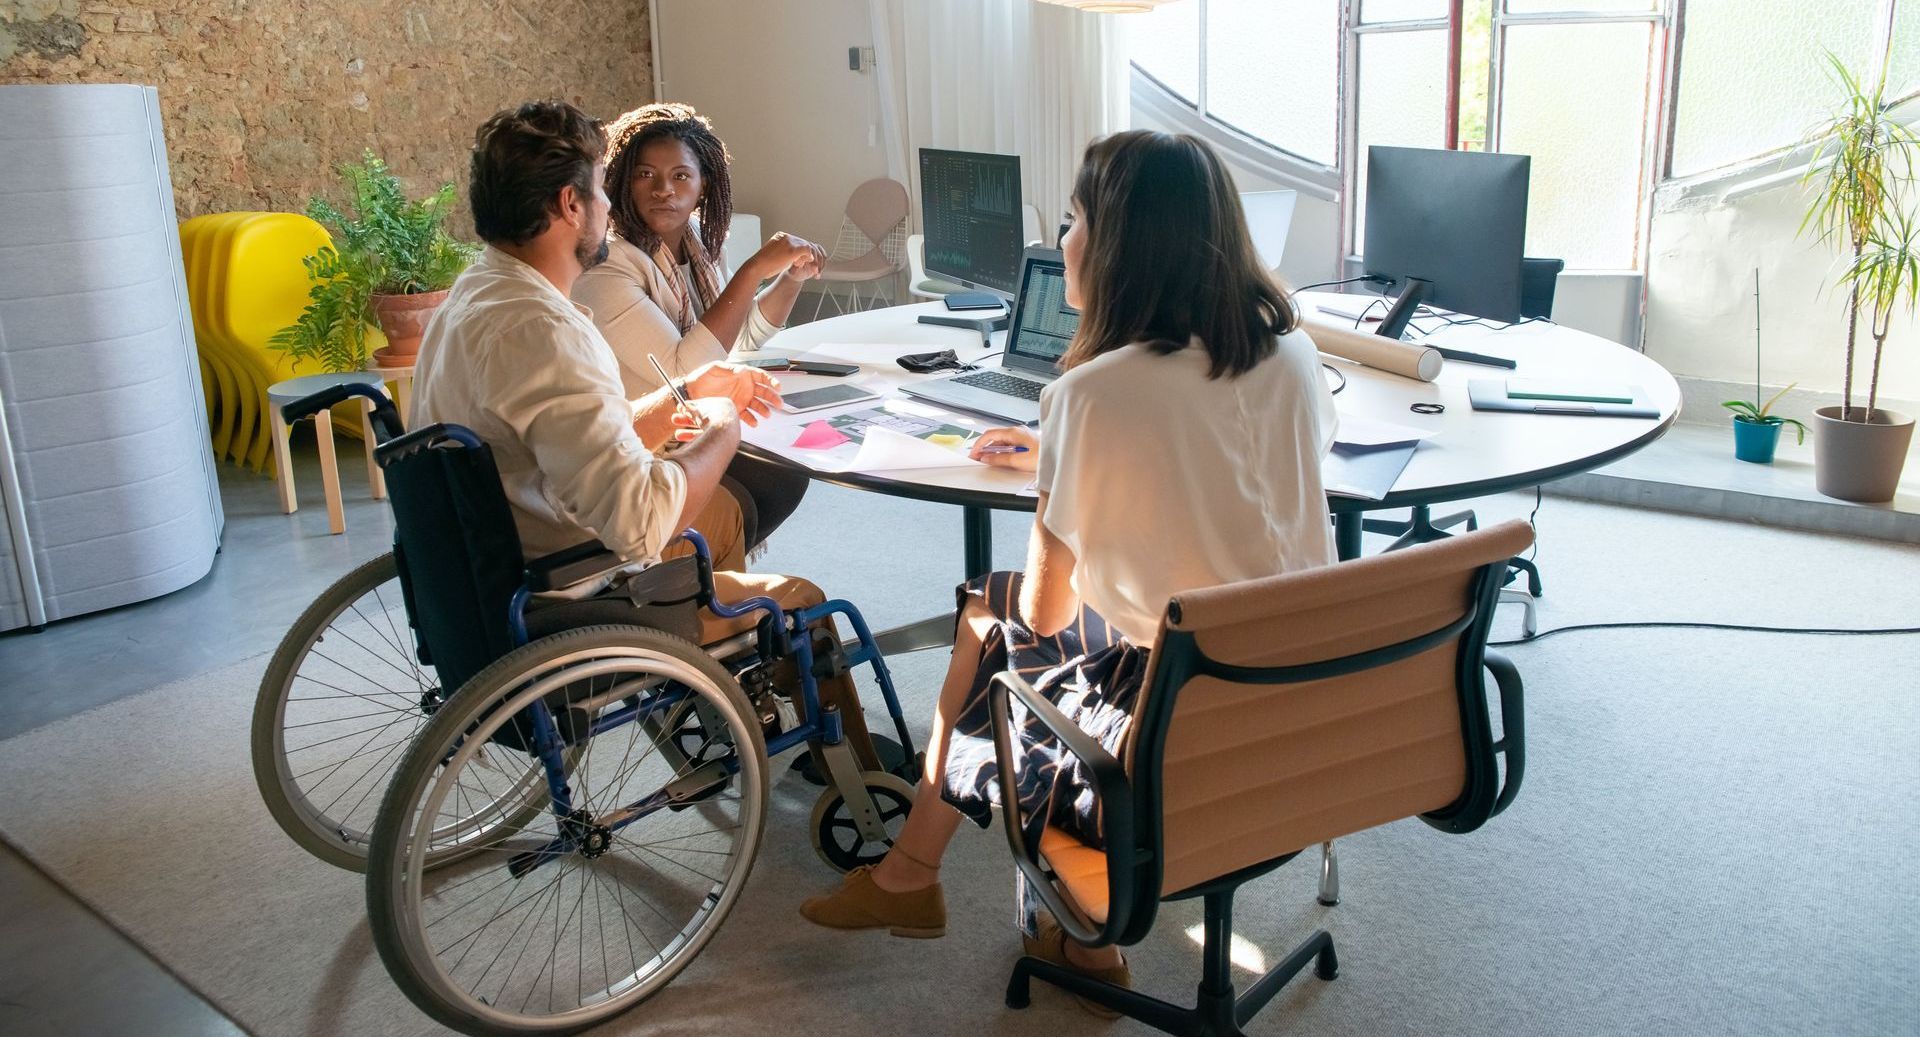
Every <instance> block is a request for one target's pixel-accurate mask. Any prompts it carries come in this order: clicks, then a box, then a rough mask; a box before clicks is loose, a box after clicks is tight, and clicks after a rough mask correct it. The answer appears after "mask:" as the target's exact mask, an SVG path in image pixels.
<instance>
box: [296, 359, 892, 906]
mask: <svg viewBox="0 0 1920 1037" xmlns="http://www.w3.org/2000/svg"><path fill="white" fill-rule="evenodd" d="M353 396H362V397H365V398H367V399H368V400H371V401H372V402H373V404H374V415H373V420H372V424H373V426H374V428H375V430H376V434H377V435H379V436H380V438H381V441H380V443H379V445H378V448H377V450H376V456H377V457H380V458H382V459H384V458H388V457H393V456H398V455H400V454H404V453H407V452H410V451H412V450H416V449H430V448H435V447H440V446H442V445H444V444H447V443H455V444H458V445H459V446H460V447H461V448H462V449H465V450H475V451H477V450H480V449H482V448H483V447H484V444H483V442H482V441H481V439H480V438H479V437H478V436H476V435H474V433H473V432H472V431H471V430H470V429H466V428H463V427H461V426H458V425H450V424H442V425H435V426H429V427H427V428H423V429H416V430H414V431H413V432H410V433H408V432H404V431H403V430H402V428H401V425H400V421H399V416H398V414H397V412H395V411H394V409H393V405H392V403H391V401H390V400H388V398H387V396H386V394H385V393H384V392H382V391H381V390H380V389H379V388H378V387H375V386H372V385H365V384H351V385H342V386H334V387H331V388H328V389H326V390H323V391H322V392H319V393H316V394H314V395H312V396H308V397H306V398H304V399H301V400H298V401H295V402H293V403H290V404H287V405H286V407H285V408H284V409H283V410H284V413H285V415H286V417H287V420H288V421H289V422H292V421H294V420H297V419H298V418H300V417H304V416H306V415H308V414H311V413H313V412H315V411H318V410H320V409H322V408H325V407H331V406H333V405H334V404H336V403H341V402H344V401H345V400H347V399H349V398H351V397H353ZM383 463H384V460H383ZM681 535H682V536H683V537H685V538H686V539H687V541H688V542H690V543H691V544H692V545H693V549H694V557H695V559H696V565H697V566H698V573H699V583H700V589H699V591H698V593H697V594H696V595H695V597H694V599H693V600H694V601H696V602H697V603H698V605H699V606H700V607H703V608H706V609H707V610H708V611H710V612H712V613H713V614H714V615H716V616H719V617H721V618H723V619H735V618H739V617H742V616H747V615H751V614H753V613H756V612H758V613H762V615H761V617H760V620H759V625H758V627H757V629H756V632H755V633H756V642H757V657H758V662H759V664H761V665H766V664H770V663H772V662H774V661H776V660H780V659H784V658H787V657H788V656H791V657H792V658H793V660H794V663H795V669H796V671H797V672H798V674H799V677H800V696H801V704H802V706H803V709H804V715H805V716H806V718H807V719H806V720H804V721H802V722H800V723H799V724H798V725H797V726H795V727H793V728H791V729H790V730H785V731H782V732H780V733H779V734H778V735H775V736H774V737H773V738H771V739H768V740H767V743H766V752H767V757H768V758H769V759H771V758H772V757H774V756H777V755H779V754H780V753H783V752H785V751H787V750H788V749H791V748H793V747H795V746H797V745H802V744H805V743H807V742H810V741H818V742H820V743H821V744H822V745H823V746H828V747H833V746H839V745H840V744H842V743H843V742H844V741H845V737H846V736H845V733H844V724H843V722H842V720H841V717H840V713H839V711H838V710H837V709H831V710H829V709H823V708H822V707H821V703H820V691H819V682H818V678H817V676H816V674H815V654H814V645H813V638H812V637H811V636H810V635H808V634H807V633H806V632H807V631H810V630H812V629H813V624H814V623H815V622H818V621H820V620H822V619H827V618H829V617H832V616H836V615H838V616H843V617H845V618H846V620H847V622H848V623H849V624H850V625H851V626H852V628H853V631H854V635H855V641H854V645H855V646H856V647H853V648H852V649H851V650H850V651H848V652H846V654H845V657H844V667H845V669H847V670H851V669H852V668H853V667H855V666H859V665H861V664H863V663H866V664H871V665H872V667H873V672H874V676H875V678H876V680H877V681H878V683H879V685H880V691H881V694H882V695H883V696H884V697H885V699H886V703H887V711H888V714H889V715H890V716H891V717H892V719H893V722H894V728H895V731H896V733H897V734H898V736H899V739H900V744H901V746H902V748H903V749H904V750H905V755H906V759H905V763H904V765H903V767H904V771H905V773H904V774H902V775H901V776H902V777H903V778H905V779H906V780H907V781H908V782H917V781H918V780H919V777H920V773H919V771H920V764H919V757H918V755H917V754H916V753H915V751H914V747H913V741H912V737H911V735H910V734H909V733H908V731H907V725H906V721H905V719H904V717H903V716H902V713H901V710H900V700H899V696H898V695H897V693H896V692H895V690H894V686H893V678H892V675H891V674H889V673H888V671H887V665H886V660H885V659H884V658H883V657H882V655H881V653H880V649H879V648H878V646H877V645H876V644H875V643H874V638H873V634H872V632H871V631H870V630H869V629H868V627H867V623H866V620H865V619H864V618H863V617H862V616H861V615H860V612H859V610H858V609H856V608H854V606H853V604H852V603H851V602H848V601H846V600H845V599H840V598H835V599H831V600H828V601H825V602H822V603H821V604H819V605H814V606H811V607H808V608H801V609H795V610H793V611H791V612H784V611H783V610H782V609H781V608H780V605H779V603H778V602H776V601H774V600H773V599H772V598H769V597H765V596H757V597H752V598H747V599H745V600H744V601H740V602H737V603H732V604H729V603H725V602H721V601H719V600H717V599H716V598H715V597H714V588H713V561H712V552H711V551H710V550H709V548H708V546H707V542H706V538H705V537H702V536H701V535H700V533H699V532H698V531H696V530H694V529H691V528H689V529H687V530H685V531H684V532H683V533H682V534H681ZM533 594H534V588H533V586H532V585H531V584H530V583H523V584H521V586H520V587H519V588H518V589H517V590H515V591H514V593H513V595H512V597H511V599H510V601H509V602H508V605H507V609H508V615H507V625H508V630H509V632H510V635H511V639H512V642H513V648H514V649H518V648H520V647H523V646H525V645H526V644H527V643H528V642H529V638H528V634H527V626H526V615H525V614H526V607H527V604H528V602H529V601H530V600H531V599H532V596H533ZM775 617H780V618H781V620H782V621H778V622H776V621H775ZM828 629H829V630H831V629H832V628H831V626H829V627H828ZM796 630H797V631H800V632H801V636H799V637H795V636H794V632H795V631H796ZM690 694H691V693H690V692H688V691H687V690H686V689H684V688H677V689H676V688H673V687H668V688H665V689H662V690H660V691H657V692H655V693H654V694H652V695H649V696H648V697H647V698H646V699H645V700H643V701H639V702H635V703H633V704H631V705H625V706H622V707H621V708H619V709H617V710H615V711H613V712H611V713H609V714H607V715H605V716H601V717H596V718H594V719H593V720H592V722H591V723H590V724H589V725H588V727H587V728H586V730H585V731H584V732H583V735H582V736H581V737H583V738H591V737H593V736H597V735H600V734H602V733H604V732H607V731H610V730H613V729H616V728H618V727H621V726H622V725H625V724H628V723H632V722H634V721H636V720H643V719H645V718H646V717H649V716H652V715H654V714H655V712H656V711H657V710H662V709H670V708H671V707H672V706H674V705H675V704H677V703H678V702H680V701H682V700H684V699H685V698H687V697H688V696H689V695H690ZM522 718H524V720H525V721H526V724H527V727H528V728H529V729H530V730H531V732H532V736H533V737H532V739H531V745H530V746H529V748H530V750H531V751H532V752H533V754H534V755H535V756H537V757H538V758H539V760H540V763H541V768H542V770H543V771H544V774H545V778H546V782H547V793H548V798H549V800H550V802H551V806H552V810H553V814H554V817H555V818H556V820H557V821H558V822H559V825H558V829H559V834H558V835H557V836H556V837H555V838H554V839H553V840H551V841H549V842H548V843H547V844H546V845H544V846H541V847H538V848H536V849H533V850H529V851H526V852H524V853H521V854H518V855H516V856H515V857H514V858H513V859H512V860H511V861H510V862H509V865H508V867H509V870H510V871H511V872H512V874H513V875H514V876H515V877H519V876H521V875H524V874H526V873H527V872H530V871H532V870H533V869H534V868H537V867H539V866H540V865H542V864H544V863H546V862H548V861H551V860H554V859H557V858H560V857H564V856H566V855H567V854H569V853H572V852H573V851H574V850H576V849H579V848H580V847H581V846H582V845H583V843H584V841H585V839H587V838H588V837H589V835H590V830H589V828H588V826H587V824H586V823H585V822H584V821H583V820H582V819H579V818H577V817H576V816H575V814H576V810H575V807H574V804H573V796H572V792H571V790H570V789H569V787H568V783H567V769H566V756H565V751H566V749H567V747H568V745H569V742H568V740H567V738H566V737H565V736H563V734H562V733H561V730H560V725H559V724H557V723H556V722H555V720H554V715H553V710H552V709H551V708H550V707H549V706H548V704H547V702H546V700H545V699H544V698H541V699H537V700H535V701H534V702H533V703H531V704H530V705H528V706H526V707H525V708H524V713H523V714H522V716H521V717H515V718H514V720H516V721H517V720H520V719H522ZM455 751H458V746H457V745H456V747H455ZM737 752H738V747H737V746H736V747H735V753H734V754H730V755H728V756H727V757H725V758H724V759H721V760H715V761H712V762H714V763H720V764H722V765H724V766H725V768H726V772H727V773H728V774H729V775H732V774H735V773H737V772H738V770H739V763H738V762H737V761H738V756H737ZM843 793H844V790H843ZM688 801H689V800H688V799H685V798H680V797H676V796H674V795H673V794H671V793H670V792H669V790H667V789H661V790H659V791H656V792H653V793H651V794H649V795H648V796H646V797H645V798H643V799H640V800H637V801H635V802H633V803H629V804H627V805H625V806H622V807H618V808H615V809H613V810H611V811H608V812H607V816H609V817H613V818H616V820H614V821H613V822H611V823H604V824H602V825H601V826H600V827H603V828H604V829H605V830H606V831H608V832H612V831H618V830H620V829H621V828H624V827H626V826H628V825H631V824H633V823H634V822H636V821H639V820H641V819H642V818H645V817H647V816H648V815H650V814H653V813H654V812H656V811H659V810H661V809H668V808H672V807H674V806H677V805H683V804H685V803H686V802H688Z"/></svg>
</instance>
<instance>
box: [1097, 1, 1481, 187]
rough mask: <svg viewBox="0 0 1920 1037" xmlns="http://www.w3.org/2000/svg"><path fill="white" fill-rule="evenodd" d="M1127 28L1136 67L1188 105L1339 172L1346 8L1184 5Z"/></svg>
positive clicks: (1133, 19) (1323, 4)
mask: <svg viewBox="0 0 1920 1037" xmlns="http://www.w3.org/2000/svg"><path fill="white" fill-rule="evenodd" d="M1442 2H1444V0H1442ZM1124 24H1125V26H1126V28H1127V31H1128V32H1129V34H1130V37H1131V46H1132V49H1133V62H1134V64H1135V65H1136V66H1137V67H1138V68H1139V69H1140V70H1141V71H1142V72H1145V73H1146V74H1147V75H1149V76H1152V77H1153V78H1154V79H1155V80H1157V81H1158V82H1159V83H1160V85H1162V86H1164V87H1166V88H1167V89H1168V90H1170V91H1171V92H1173V93H1174V94H1175V95H1176V96H1178V97H1179V98H1180V99H1181V100H1182V101H1185V102H1186V103H1187V104H1188V105H1190V106H1192V107H1193V108H1195V109H1197V110H1198V111H1200V112H1201V113H1202V114H1205V115H1206V116H1208V117H1209V118H1212V119H1214V120H1215V121H1217V122H1220V123H1224V124H1225V125H1227V126H1229V127H1231V128H1233V129H1234V130H1236V131H1238V132H1240V133H1243V134H1245V135H1247V136H1249V137H1252V138H1254V139H1256V140H1258V141H1261V142H1262V143H1264V144H1267V145H1269V146H1271V147H1274V148H1277V149H1279V150H1281V151H1284V152H1287V153H1288V154H1291V155H1293V156H1295V157H1297V158H1301V159H1305V160H1306V161H1308V162H1311V163H1314V164H1316V165H1321V166H1333V165H1335V164H1336V160H1337V156H1338V155H1339V147H1340V141H1339V131H1338V122H1339V115H1340V102H1339V98H1340V5H1339V4H1338V3H1336V2H1333V0H1180V2H1178V3H1172V4H1166V5H1164V6H1162V7H1159V8H1157V9H1155V10H1154V11H1152V12H1151V13H1148V14H1143V15H1129V16H1127V18H1126V19H1125V22H1124Z"/></svg>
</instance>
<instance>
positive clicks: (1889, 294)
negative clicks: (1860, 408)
mask: <svg viewBox="0 0 1920 1037" xmlns="http://www.w3.org/2000/svg"><path fill="white" fill-rule="evenodd" d="M1840 279H1841V281H1843V282H1845V283H1846V285H1847V286H1848V288H1849V289H1850V290H1851V292H1852V293H1853V297H1854V298H1855V299H1856V300H1858V301H1857V302H1856V303H1855V305H1857V306H1859V307H1861V308H1863V309H1864V310H1866V311H1867V312H1868V313H1869V314H1871V317H1870V318H1869V319H1868V321H1867V334H1869V335H1871V336H1872V337H1873V377H1872V381H1871V382H1869V388H1868V390H1867V420H1868V421H1872V420H1873V411H1874V408H1875V406H1876V405H1877V404H1878V403H1879V402H1880V401H1879V396H1880V356H1881V354H1882V353H1884V352H1885V351H1886V346H1887V335H1888V333H1890V332H1891V331H1892V330H1893V318H1894V315H1895V314H1896V313H1898V312H1899V311H1900V310H1901V308H1902V306H1903V305H1904V306H1905V308H1907V309H1912V308H1913V305H1914V303H1915V302H1916V301H1920V230H1916V228H1915V227H1914V222H1913V217H1912V216H1911V215H1910V214H1908V213H1907V212H1905V211H1902V210H1899V209H1894V210H1892V211H1890V212H1888V213H1886V214H1885V215H1883V216H1882V217H1881V219H1880V222H1879V223H1878V224H1877V225H1876V226H1875V227H1874V228H1873V231H1872V233H1870V234H1868V235H1867V240H1866V244H1865V245H1864V246H1863V247H1862V248H1860V249H1858V250H1857V251H1856V252H1855V253H1854V257H1853V262H1852V263H1850V264H1848V266H1847V269H1846V271H1845V272H1844V273H1842V274H1841V275H1840Z"/></svg>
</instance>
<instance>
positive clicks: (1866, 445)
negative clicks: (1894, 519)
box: [1801, 54, 1920, 502]
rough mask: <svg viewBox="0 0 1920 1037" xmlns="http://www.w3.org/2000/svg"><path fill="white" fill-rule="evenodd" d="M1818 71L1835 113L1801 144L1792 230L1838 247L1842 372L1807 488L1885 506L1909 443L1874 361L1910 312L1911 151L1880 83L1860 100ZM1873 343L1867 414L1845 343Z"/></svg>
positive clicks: (1913, 282)
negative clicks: (1800, 200) (1830, 90)
mask: <svg viewBox="0 0 1920 1037" xmlns="http://www.w3.org/2000/svg"><path fill="white" fill-rule="evenodd" d="M1827 61H1828V63H1829V64H1830V65H1832V66H1833V71H1834V77H1835V79H1836V81H1837V82H1838V84H1839V85H1840V87H1841V89H1842V91H1843V97H1842V100H1841V104H1840V106H1839V108H1838V109H1837V110H1836V111H1835V112H1834V114H1833V116H1832V117H1831V118H1830V119H1828V120H1827V122H1826V123H1824V124H1823V125H1821V126H1820V127H1819V128H1817V129H1816V130H1815V131H1814V132H1813V134H1812V135H1811V136H1810V137H1809V138H1808V143H1809V144H1810V145H1811V146H1812V148H1813V155H1812V159H1811V160H1810V162H1809V164H1808V166H1807V173H1806V176H1805V177H1804V178H1803V180H1802V182H1803V183H1805V184H1807V185H1809V186H1811V187H1812V188H1813V199H1812V202H1811V204H1810V205H1809V206H1808V209H1807V214H1806V218H1805V219H1804V220H1802V221H1801V229H1802V230H1803V231H1804V230H1806V229H1807V228H1809V227H1812V228H1816V229H1817V231H1818V234H1819V237H1820V240H1822V241H1838V242H1840V243H1842V244H1844V246H1845V247H1846V249H1847V250H1848V251H1847V255H1846V265H1845V266H1844V267H1843V268H1842V271H1843V272H1842V273H1841V275H1840V277H1839V280H1840V282H1841V283H1842V284H1845V285H1846V286H1847V339H1846V362H1845V363H1846V366H1845V370H1844V372H1843V379H1842V390H1841V403H1840V406H1838V407H1820V408H1817V409H1816V410H1815V411H1814V412H1813V413H1814V425H1815V430H1816V431H1815V434H1814V439H1813V449H1814V484H1815V486H1816V487H1817V488H1818V489H1819V490H1820V492H1821V493H1824V494H1826V495H1827V496H1829V497H1838V498H1840V499H1841V500H1851V501H1868V502H1878V501H1887V500H1892V499H1893V495H1894V493H1895V491H1896V490H1897V489H1898V487H1899V484H1900V471H1901V468H1902V467H1903V466H1904V465H1905V463H1906V454H1907V446H1908V444H1909V443H1910V442H1911V441H1912V438H1913V418H1912V417H1911V416H1909V415H1906V414H1900V413H1896V412H1894V411H1890V410H1887V409H1885V408H1882V407H1881V406H1880V405H1879V396H1880V360H1881V355H1882V353H1883V352H1884V351H1885V348H1886V341H1887V333H1888V331H1889V330H1890V329H1891V321H1892V319H1893V317H1894V316H1895V315H1896V314H1897V313H1898V312H1900V311H1902V310H1907V311H1911V310H1912V308H1913V306H1914V303H1915V299H1916V295H1915V293H1916V289H1920V262H1916V257H1915V253H1916V251H1917V249H1916V241H1915V237H1914V227H1913V222H1912V217H1911V216H1910V215H1909V214H1908V212H1907V210H1906V208H1905V206H1906V205H1907V202H1908V198H1907V195H1908V191H1909V189H1910V187H1911V186H1912V183H1913V167H1912V154H1911V149H1912V147H1913V146H1914V145H1915V144H1917V143H1920V140H1916V138H1915V136H1914V134H1913V131H1911V130H1909V129H1908V128H1907V127H1906V126H1905V125H1903V124H1901V122H1900V121H1899V120H1898V119H1896V118H1895V117H1894V115H1893V111H1892V108H1893V106H1892V105H1891V104H1890V103H1888V101H1887V99H1886V76H1885V75H1884V73H1883V74H1882V75H1881V77H1880V81H1879V82H1878V83H1875V84H1874V85H1873V88H1872V89H1871V91H1869V90H1868V89H1867V88H1866V87H1865V86H1864V85H1863V84H1862V83H1861V81H1860V80H1859V79H1857V78H1856V77H1855V76H1853V75H1852V74H1851V73H1849V72H1848V71H1847V68H1846V66H1845V65H1844V64H1843V63H1841V61H1840V59H1838V58H1836V57H1834V56H1833V55H1832V54H1828V55H1827ZM1862 312H1866V313H1867V314H1869V320H1868V325H1869V327H1868V330H1869V334H1870V335H1871V337H1872V338H1873V364H1872V374H1871V376H1870V378H1869V381H1868V388H1867V405H1866V406H1865V407H1856V406H1854V401H1853V375H1854V356H1855V343H1856V341H1857V339H1858V332H1859V326H1860V316H1861V314H1862Z"/></svg>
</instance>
